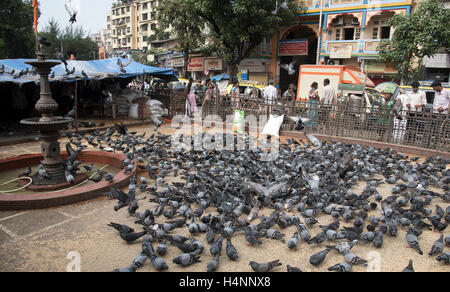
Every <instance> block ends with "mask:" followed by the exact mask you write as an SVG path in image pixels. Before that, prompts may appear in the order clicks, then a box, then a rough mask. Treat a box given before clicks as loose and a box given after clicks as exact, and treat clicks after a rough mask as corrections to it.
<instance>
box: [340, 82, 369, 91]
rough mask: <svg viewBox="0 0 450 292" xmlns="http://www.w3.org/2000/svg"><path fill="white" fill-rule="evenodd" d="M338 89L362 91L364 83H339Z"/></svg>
mask: <svg viewBox="0 0 450 292" xmlns="http://www.w3.org/2000/svg"><path fill="white" fill-rule="evenodd" d="M338 90H339V91H364V84H345V83H341V84H339V86H338Z"/></svg>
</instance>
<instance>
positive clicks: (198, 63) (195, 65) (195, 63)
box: [188, 58, 203, 72]
mask: <svg viewBox="0 0 450 292" xmlns="http://www.w3.org/2000/svg"><path fill="white" fill-rule="evenodd" d="M188 71H200V72H202V71H203V58H191V60H190V62H189V65H188Z"/></svg>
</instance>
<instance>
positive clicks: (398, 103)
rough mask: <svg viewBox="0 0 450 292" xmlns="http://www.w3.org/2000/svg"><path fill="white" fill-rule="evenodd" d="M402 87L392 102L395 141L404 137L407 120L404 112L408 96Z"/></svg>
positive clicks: (406, 108)
mask: <svg viewBox="0 0 450 292" xmlns="http://www.w3.org/2000/svg"><path fill="white" fill-rule="evenodd" d="M405 93H406V92H405V90H404V89H400V95H399V96H398V97H397V99H396V100H395V104H394V114H395V118H394V132H393V137H394V139H395V140H396V142H402V141H403V138H404V137H405V133H406V128H407V124H408V121H407V119H406V113H407V111H408V106H407V103H408V96H407V95H406V94H405Z"/></svg>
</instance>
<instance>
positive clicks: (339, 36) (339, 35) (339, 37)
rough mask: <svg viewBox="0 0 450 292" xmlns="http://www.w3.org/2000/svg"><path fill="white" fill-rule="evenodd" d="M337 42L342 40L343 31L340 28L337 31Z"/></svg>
mask: <svg viewBox="0 0 450 292" xmlns="http://www.w3.org/2000/svg"><path fill="white" fill-rule="evenodd" d="M336 40H337V41H340V40H341V29H340V28H337V29H336Z"/></svg>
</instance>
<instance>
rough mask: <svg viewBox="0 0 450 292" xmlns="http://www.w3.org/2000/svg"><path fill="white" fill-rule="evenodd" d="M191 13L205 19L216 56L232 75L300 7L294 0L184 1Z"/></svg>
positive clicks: (288, 23)
mask: <svg viewBox="0 0 450 292" xmlns="http://www.w3.org/2000/svg"><path fill="white" fill-rule="evenodd" d="M184 1H185V2H187V6H188V7H192V8H191V9H193V10H194V11H193V13H194V14H196V15H198V16H200V17H201V18H202V19H204V20H205V21H206V23H207V24H208V26H209V28H210V30H211V37H212V40H213V43H214V44H215V46H216V48H217V52H218V55H219V56H220V57H221V58H222V59H223V60H224V61H225V62H226V63H228V65H229V66H230V74H231V75H232V76H235V75H236V73H237V71H238V70H237V68H238V65H239V63H240V62H241V61H242V60H243V59H245V58H248V57H249V56H250V53H251V51H252V50H253V49H255V48H256V47H257V46H258V45H260V44H261V42H262V41H263V40H264V38H266V37H269V38H271V37H272V35H273V33H274V32H275V29H276V27H277V26H281V25H286V26H287V25H291V24H293V23H295V22H296V21H297V19H296V17H295V14H296V13H298V12H299V11H301V10H303V9H304V8H303V7H300V6H299V5H302V4H300V3H303V2H299V1H295V0H285V1H283V2H282V0H252V1H248V0H184Z"/></svg>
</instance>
